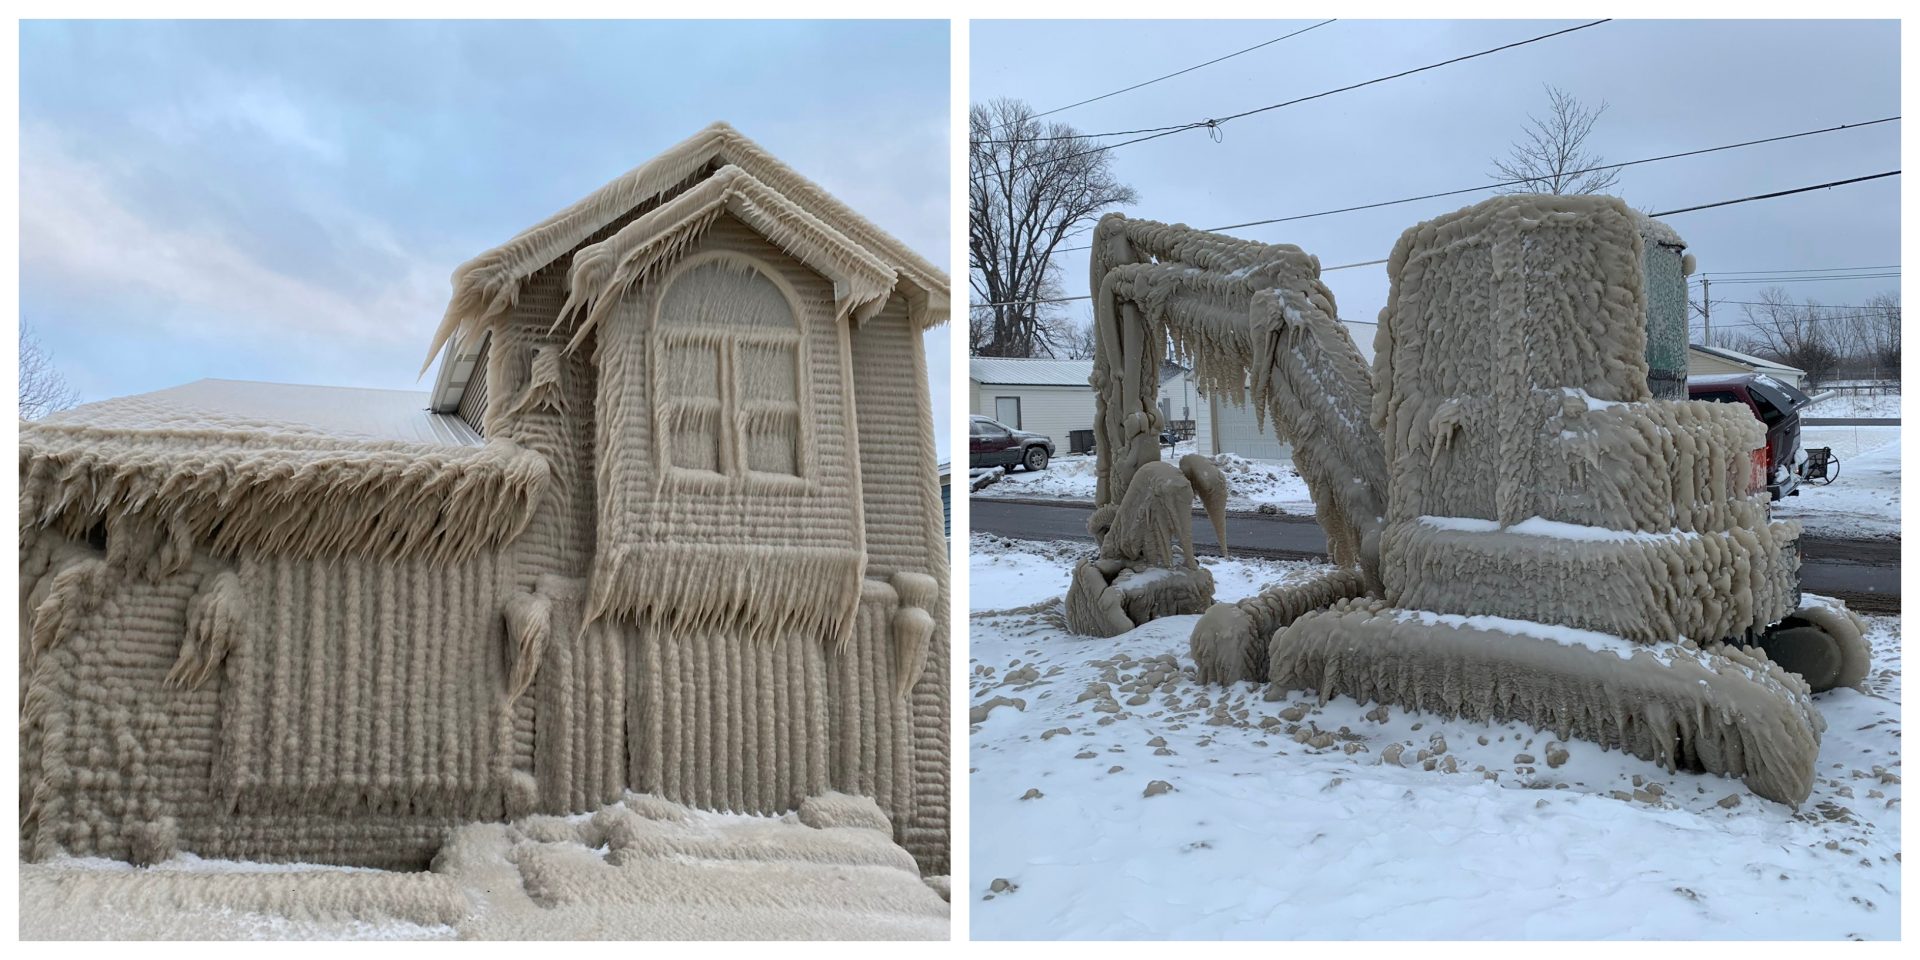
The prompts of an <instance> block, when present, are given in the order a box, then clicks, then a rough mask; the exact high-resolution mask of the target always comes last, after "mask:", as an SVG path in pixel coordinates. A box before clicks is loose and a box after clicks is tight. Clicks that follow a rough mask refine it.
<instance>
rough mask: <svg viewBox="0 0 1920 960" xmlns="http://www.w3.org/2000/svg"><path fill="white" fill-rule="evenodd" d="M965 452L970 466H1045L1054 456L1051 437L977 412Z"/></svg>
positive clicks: (1033, 467)
mask: <svg viewBox="0 0 1920 960" xmlns="http://www.w3.org/2000/svg"><path fill="white" fill-rule="evenodd" d="M968 453H969V454H970V458H971V459H970V462H969V465H970V466H975V467H1006V468H1007V469H1009V470H1011V469H1013V468H1014V467H1016V466H1021V467H1026V468H1027V469H1028V470H1045V469H1046V468H1047V461H1048V460H1051V459H1053V438H1051V437H1047V436H1042V435H1041V434H1038V433H1028V432H1026V431H1024V430H1015V429H1013V428H1012V427H1009V426H1007V425H1006V424H1004V423H1001V422H1000V421H998V420H995V419H992V418H991V417H982V416H977V415H976V416H975V417H974V418H973V436H972V438H971V444H970V448H969V450H968Z"/></svg>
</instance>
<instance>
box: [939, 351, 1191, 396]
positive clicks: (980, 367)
mask: <svg viewBox="0 0 1920 960" xmlns="http://www.w3.org/2000/svg"><path fill="white" fill-rule="evenodd" d="M1186 373H1187V368H1186V367H1183V366H1181V365H1179V364H1177V363H1174V362H1172V361H1171V360H1169V361H1167V362H1166V363H1163V364H1161V365H1160V380H1161V382H1163V383H1164V382H1166V381H1168V380H1172V379H1174V378H1176V377H1180V376H1183V375H1185V374H1186ZM967 376H968V377H969V378H971V379H973V380H975V381H977V382H979V383H994V384H1002V385H1008V386H1021V387H1087V388H1088V389H1092V387H1091V385H1090V384H1089V383H1088V380H1089V379H1090V378H1091V377H1092V376H1093V361H1092V360H1054V359H1051V358H1046V357H968V358H967Z"/></svg>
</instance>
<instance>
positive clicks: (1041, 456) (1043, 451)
mask: <svg viewBox="0 0 1920 960" xmlns="http://www.w3.org/2000/svg"><path fill="white" fill-rule="evenodd" d="M1020 462H1021V463H1023V464H1025V465H1026V467H1027V469H1028V470H1045V469H1046V468H1047V448H1046V447H1028V448H1027V455H1026V457H1025V458H1023V459H1022V460H1021V461H1020Z"/></svg>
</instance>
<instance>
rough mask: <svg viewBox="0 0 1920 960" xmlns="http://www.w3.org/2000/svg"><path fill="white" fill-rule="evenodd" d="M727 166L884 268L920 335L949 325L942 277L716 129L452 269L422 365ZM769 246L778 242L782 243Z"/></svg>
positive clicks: (735, 136) (753, 147) (752, 146)
mask: <svg viewBox="0 0 1920 960" xmlns="http://www.w3.org/2000/svg"><path fill="white" fill-rule="evenodd" d="M729 167H731V168H736V172H735V173H734V174H733V175H734V176H735V177H737V178H740V179H743V180H746V181H750V182H753V183H757V184H760V185H763V186H764V187H765V188H766V189H767V190H769V191H770V192H771V193H774V194H777V195H779V196H781V197H784V198H785V199H786V200H788V201H791V202H792V203H793V204H794V205H796V206H797V207H798V208H799V209H801V210H803V211H805V212H806V213H807V214H808V215H809V217H810V218H811V219H813V220H815V221H817V225H819V226H822V227H824V229H825V231H826V232H827V233H829V234H832V235H833V237H834V238H835V239H837V240H840V241H844V242H843V243H841V244H839V245H840V246H844V247H852V248H857V249H859V250H860V251H861V252H862V253H864V254H866V255H869V256H871V257H872V258H874V259H877V260H879V261H881V262H883V263H884V264H885V265H886V266H887V267H888V268H890V269H891V271H892V272H893V273H894V274H895V277H894V279H895V280H897V281H898V282H899V283H901V284H902V285H903V288H904V289H905V290H907V291H908V298H909V302H910V303H911V304H912V305H913V312H914V314H915V319H916V320H918V321H919V322H920V323H921V324H922V325H923V326H924V327H933V326H937V325H939V324H942V323H945V322H946V319H947V312H948V280H947V275H946V273H945V272H943V271H941V270H940V269H939V268H938V267H935V266H934V265H933V264H931V263H929V262H928V261H927V260H926V258H924V257H922V256H920V255H919V254H917V253H915V252H914V251H913V250H912V249H911V248H909V247H908V246H907V245H906V244H904V243H901V242H900V241H899V240H898V239H896V238H894V237H893V236H892V235H890V234H888V233H887V232H886V231H884V230H882V229H880V228H879V227H877V226H875V225H874V224H873V223H872V222H870V221H868V220H867V219H866V218H865V217H863V216H861V215H860V214H858V213H856V212H855V211H854V210H852V209H851V208H849V207H847V206H846V205H845V204H843V203H841V202H840V201H839V200H837V199H835V198H834V196H833V195H832V194H830V193H828V192H827V191H825V190H823V189H821V188H820V187H819V186H818V185H817V184H815V183H813V182H812V181H811V180H808V179H807V178H806V177H803V176H801V175H800V174H799V173H798V172H796V171H794V170H793V168H791V167H789V166H787V165H786V164H784V163H781V162H780V161H779V160H778V159H776V158H775V157H774V156H773V155H772V154H770V153H768V152H766V151H765V150H764V149H762V148H761V147H760V145H759V144H756V143H754V142H753V141H752V140H749V139H747V138H746V137H745V136H742V135H741V133H740V132H739V131H738V130H735V129H734V128H733V127H732V126H729V125H728V124H726V123H714V124H712V125H710V126H708V127H707V128H706V129H704V130H701V131H700V132H699V133H696V134H694V135H693V136H692V137H689V138H687V139H686V140H684V141H682V142H680V143H679V144H677V145H675V146H673V147H672V148H670V149H668V150H667V151H666V152H664V153H662V154H660V155H659V156H658V157H655V158H654V159H652V160H649V161H647V162H646V163H643V164H641V165H640V166H638V167H635V168H633V169H632V170H629V171H627V172H626V173H624V174H622V175H620V176H619V177H617V178H615V179H614V180H613V181H611V182H609V183H608V184H606V185H605V186H603V187H601V188H600V189H598V190H595V191H594V192H593V193H590V194H588V195H587V196H585V197H583V198H581V199H580V200H579V201H578V202H576V203H574V204H573V205H572V206H569V207H567V208H566V209H565V210H562V211H560V212H559V213H556V214H554V215H553V216H551V217H548V218H547V219H546V220H544V221H542V222H540V223H538V224H536V225H534V226H532V227H529V228H528V229H526V230H523V231H521V232H520V234H519V235H517V236H515V237H514V238H513V239H511V240H509V241H507V242H506V243H504V244H501V245H500V246H498V247H495V248H493V249H492V250H488V251H486V252H485V253H482V254H480V255H479V256H477V257H474V258H473V259H471V260H469V261H467V262H466V263H463V264H461V265H460V266H459V267H458V268H457V269H455V270H454V274H453V288H454V289H453V297H452V299H451V300H450V301H449V302H448V304H447V311H446V316H445V317H444V318H443V319H442V321H441V325H440V329H439V330H438V331H436V332H435V334H434V338H433V343H432V345H431V347H430V348H429V349H428V352H427V363H428V365H431V364H432V362H433V358H434V357H436V356H438V355H439V354H440V351H441V348H442V347H444V346H445V345H446V344H447V342H448V341H450V340H452V339H454V338H455V337H456V335H459V334H462V333H463V332H470V331H476V330H479V329H481V328H482V326H483V325H484V323H485V322H486V321H487V320H488V319H489V318H491V317H494V316H497V315H499V314H501V313H504V312H505V311H506V310H507V309H508V308H510V307H511V306H512V304H513V303H514V301H515V300H517V299H518V297H519V289H520V284H521V283H523V282H524V281H525V280H526V279H527V278H528V277H530V276H532V275H533V274H534V273H535V272H536V271H538V270H540V269H541V268H543V267H545V266H547V265H549V264H552V263H554V262H556V261H559V260H560V259H561V258H562V257H565V256H567V254H568V252H569V251H571V250H573V249H574V248H575V247H576V246H579V245H580V244H581V243H582V242H583V241H585V240H586V239H587V238H588V237H591V236H592V235H593V234H595V233H597V232H599V231H600V230H601V228H603V227H605V226H607V225H608V224H610V223H613V222H614V221H616V220H618V219H619V218H620V217H622V216H625V215H626V214H627V213H629V212H631V211H632V210H634V209H635V208H637V207H640V206H642V205H643V204H646V203H649V202H651V201H653V200H657V199H659V198H661V197H664V196H666V195H668V194H670V193H672V192H674V191H675V190H679V189H682V188H685V187H687V186H689V185H690V183H691V182H693V181H697V180H700V179H703V178H705V177H710V176H713V175H716V174H718V173H720V172H722V171H725V170H726V169H727V168H729ZM770 239H774V240H775V241H776V242H779V241H780V240H782V239H784V238H779V237H776V238H770ZM605 247H608V243H607V242H602V243H600V244H595V245H594V246H593V247H588V248H586V249H584V250H582V251H580V255H576V257H575V262H574V265H578V264H579V263H581V262H583V261H581V260H580V256H581V255H586V256H587V260H592V259H594V257H595V256H599V257H605V256H606V255H607V254H608V252H609V250H607V249H597V248H605ZM422 369H423V370H424V367H423V368H422Z"/></svg>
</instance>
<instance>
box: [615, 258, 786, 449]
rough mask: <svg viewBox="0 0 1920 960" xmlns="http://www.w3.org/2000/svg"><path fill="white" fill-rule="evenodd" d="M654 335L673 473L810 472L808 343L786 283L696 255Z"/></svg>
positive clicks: (662, 303)
mask: <svg viewBox="0 0 1920 960" xmlns="http://www.w3.org/2000/svg"><path fill="white" fill-rule="evenodd" d="M653 330H654V351H653V358H654V367H653V383H654V385H655V386H654V390H655V393H654V403H655V410H656V411H657V418H656V420H655V423H656V424H657V426H658V428H659V433H660V436H659V438H658V449H659V453H660V460H661V463H662V465H663V468H664V469H666V470H667V471H668V472H669V475H678V474H681V473H682V472H688V473H690V474H691V475H692V476H694V477H706V478H709V479H712V478H731V479H736V480H740V479H750V478H756V477H763V478H767V479H774V478H783V477H784V478H796V477H804V476H805V475H806V449H807V447H806V444H805V442H804V434H805V432H806V429H807V426H808V424H807V418H806V417H805V416H804V404H803V402H802V398H803V397H805V396H806V395H807V394H806V338H805V336H804V335H803V330H802V326H801V323H800V313H799V310H798V309H797V308H796V306H795V299H794V297H793V295H792V293H791V291H790V290H789V289H788V287H787V286H786V284H785V282H784V281H781V280H780V279H779V278H778V277H777V276H776V275H775V274H774V273H773V272H772V271H771V270H769V269H767V268H766V267H763V266H762V265H761V264H759V263H758V262H757V261H755V260H753V259H752V258H750V257H747V256H744V255H741V254H733V253H724V252H714V253H708V254H698V255H695V256H694V257H690V258H688V260H686V261H685V262H683V263H681V264H680V265H679V267H678V268H676V269H675V270H674V271H673V272H672V273H671V274H669V275H668V277H667V278H666V280H665V281H664V287H663V289H662V290H661V292H660V296H659V300H658V307H657V311H656V313H655V316H654V326H653Z"/></svg>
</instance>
